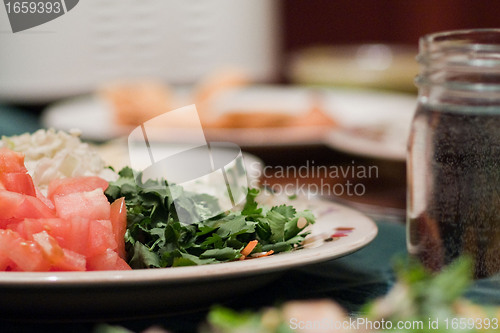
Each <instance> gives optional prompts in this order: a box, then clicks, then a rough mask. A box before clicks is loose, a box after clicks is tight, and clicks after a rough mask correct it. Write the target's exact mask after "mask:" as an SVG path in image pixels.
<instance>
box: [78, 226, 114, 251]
mask: <svg viewBox="0 0 500 333" xmlns="http://www.w3.org/2000/svg"><path fill="white" fill-rule="evenodd" d="M116 247H117V244H116V240H115V235H114V234H113V228H112V226H111V222H110V221H109V220H92V221H89V238H88V245H87V252H86V255H87V256H88V257H91V256H94V255H97V254H99V253H103V252H105V251H106V250H107V249H111V250H116Z"/></svg>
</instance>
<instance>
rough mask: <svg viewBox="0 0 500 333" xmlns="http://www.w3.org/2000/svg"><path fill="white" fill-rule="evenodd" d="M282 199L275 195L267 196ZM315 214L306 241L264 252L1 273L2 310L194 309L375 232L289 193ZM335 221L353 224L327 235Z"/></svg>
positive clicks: (9, 314) (70, 315)
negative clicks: (241, 257)
mask: <svg viewBox="0 0 500 333" xmlns="http://www.w3.org/2000/svg"><path fill="white" fill-rule="evenodd" d="M286 201H287V200H283V199H281V200H279V201H278V202H276V201H273V204H277V203H280V202H286ZM291 204H293V205H294V206H295V207H297V208H298V209H311V210H312V211H313V213H314V214H315V215H316V217H317V222H316V223H315V224H314V225H313V226H312V228H311V231H312V234H311V235H310V236H308V238H307V239H309V241H310V243H308V245H307V247H306V248H303V249H300V250H296V251H293V252H288V253H281V254H276V255H272V256H269V257H265V258H258V259H250V260H245V261H236V262H229V263H222V264H213V265H205V266H190V267H176V268H164V269H163V268H162V269H149V270H133V271H100V272H83V273H76V272H58V273H54V272H47V273H22V272H2V273H0V295H2V296H1V297H0V318H4V319H6V318H8V319H14V318H24V319H26V318H27V317H26V314H27V313H29V318H31V319H43V320H70V319H75V318H77V319H80V320H82V319H96V318H101V319H104V318H105V319H112V318H116V319H119V318H122V319H123V318H131V317H140V316H151V315H161V314H167V313H173V312H179V311H187V310H194V309H198V308H201V307H205V306H208V305H209V304H213V303H216V302H221V301H224V300H227V299H229V298H231V297H237V296H238V295H241V294H244V293H247V292H249V291H251V290H252V289H255V288H258V287H259V286H262V285H264V284H266V283H269V282H270V281H272V280H273V279H275V278H277V276H278V275H279V274H280V273H282V272H284V271H285V270H287V269H291V268H296V267H303V266H305V265H308V264H313V263H318V262H322V261H326V260H331V259H334V258H338V257H341V256H345V255H347V254H349V253H352V252H354V251H356V250H358V249H360V248H362V247H364V246H365V245H367V244H368V243H370V242H371V241H372V240H373V239H374V238H375V236H376V235H377V226H376V225H375V223H374V222H373V221H372V220H370V219H369V218H368V217H366V216H364V215H362V214H361V213H359V212H357V211H355V210H352V209H349V208H346V207H344V206H340V205H337V204H334V203H330V202H326V201H319V200H311V201H307V200H302V199H301V200H294V201H292V202H291ZM339 227H349V228H353V230H352V231H351V232H349V233H347V234H348V236H346V237H341V238H335V240H333V241H328V242H325V241H324V239H327V238H328V237H329V236H330V235H332V234H334V233H335V232H336V229H337V228H339Z"/></svg>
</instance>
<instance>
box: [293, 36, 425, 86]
mask: <svg viewBox="0 0 500 333" xmlns="http://www.w3.org/2000/svg"><path fill="white" fill-rule="evenodd" d="M417 53H418V50H417V48H416V46H405V45H391V44H359V45H330V46H326V45H324V46H316V47H307V48H304V49H302V50H300V51H297V52H295V53H294V54H293V55H292V56H291V57H290V61H289V64H288V69H287V76H288V77H289V79H290V81H292V82H293V83H298V84H308V85H323V86H337V87H350V88H352V87H355V88H369V89H384V90H393V91H401V92H410V93H416V91H417V89H416V87H415V85H414V83H413V79H414V77H415V76H416V75H417V73H418V64H417V62H416V60H415V57H416V55H417Z"/></svg>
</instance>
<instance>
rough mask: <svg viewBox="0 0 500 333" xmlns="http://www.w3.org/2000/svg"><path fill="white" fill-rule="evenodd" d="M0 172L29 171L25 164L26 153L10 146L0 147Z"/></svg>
mask: <svg viewBox="0 0 500 333" xmlns="http://www.w3.org/2000/svg"><path fill="white" fill-rule="evenodd" d="M0 172H1V173H9V172H22V173H26V172H28V169H26V167H25V166H24V155H23V154H21V153H18V152H15V151H13V150H10V149H8V148H0Z"/></svg>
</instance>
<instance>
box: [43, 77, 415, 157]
mask: <svg viewBox="0 0 500 333" xmlns="http://www.w3.org/2000/svg"><path fill="white" fill-rule="evenodd" d="M186 103H188V101H186ZM415 105H416V98H415V96H413V95H406V94H400V93H384V92H373V91H367V90H366V91H365V90H349V89H313V88H302V87H293V88H292V87H284V86H271V85H262V86H250V87H245V88H239V89H232V90H228V91H226V92H224V93H222V94H220V95H218V97H217V98H216V99H215V100H214V101H212V103H211V110H210V111H207V112H210V113H211V114H212V116H213V115H216V116H218V117H219V116H224V115H228V114H231V113H233V112H235V111H237V112H238V114H240V115H245V116H247V117H248V118H247V119H248V120H251V119H252V117H255V118H258V117H261V116H262V114H263V113H265V112H267V113H268V114H281V115H282V116H283V117H290V118H291V119H294V118H295V119H302V118H300V117H304V116H307V114H308V112H311V110H313V109H314V108H317V109H319V110H320V112H321V113H322V114H323V115H324V116H325V117H326V118H328V119H331V121H332V122H333V123H334V124H333V125H332V124H330V123H328V121H327V120H326V118H325V125H322V123H316V124H313V125H310V124H306V122H307V120H306V119H307V118H304V123H300V122H299V123H298V124H297V123H294V125H293V126H262V127H238V128H236V127H211V126H210V125H208V126H204V132H205V136H206V138H207V140H210V141H228V142H233V143H235V144H238V145H240V146H243V147H272V146H290V145H319V144H327V145H330V146H331V147H334V148H338V149H341V150H346V151H349V152H352V153H356V154H361V155H366V154H367V155H368V156H373V155H374V154H375V155H377V156H379V157H382V158H386V157H388V158H390V159H394V158H396V159H403V158H404V156H403V155H404V151H405V149H406V148H405V147H406V138H407V135H408V131H409V125H410V122H411V118H412V116H413V113H414V109H415ZM202 112H205V111H201V110H199V113H200V117H202V116H203V114H202ZM202 119H203V117H202ZM42 121H43V125H44V126H46V127H54V128H57V129H63V130H69V129H72V128H79V129H80V130H82V132H83V134H82V135H83V138H85V139H90V140H95V141H106V140H109V139H113V138H116V137H119V136H125V135H128V134H129V133H130V131H131V130H132V127H126V126H123V125H119V124H117V123H116V122H115V121H114V118H113V109H112V106H111V104H110V103H108V102H107V101H106V100H104V99H103V98H102V97H98V96H96V95H87V96H82V97H78V98H73V99H68V100H64V101H62V102H58V103H56V104H53V105H51V106H49V107H48V108H47V109H46V110H45V112H44V114H43V116H42ZM182 130H183V132H185V133H184V134H185V135H184V136H185V137H186V136H187V137H189V132H190V131H194V130H193V129H191V128H184V129H182ZM186 133H187V134H186ZM346 133H347V134H346ZM344 138H345V139H344ZM352 138H355V139H359V140H361V145H363V144H365V143H369V144H370V146H371V148H370V149H364V148H363V147H358V145H357V144H351V143H350V142H349V141H350V140H351V139H352ZM164 139H165V140H166V141H169V139H173V138H169V137H168V134H167V133H166V134H165V137H164ZM373 147H375V148H373Z"/></svg>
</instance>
